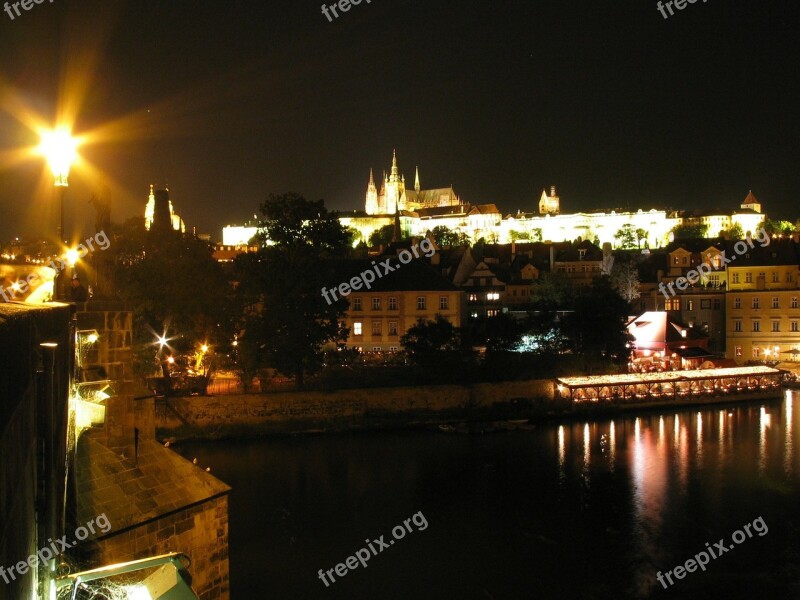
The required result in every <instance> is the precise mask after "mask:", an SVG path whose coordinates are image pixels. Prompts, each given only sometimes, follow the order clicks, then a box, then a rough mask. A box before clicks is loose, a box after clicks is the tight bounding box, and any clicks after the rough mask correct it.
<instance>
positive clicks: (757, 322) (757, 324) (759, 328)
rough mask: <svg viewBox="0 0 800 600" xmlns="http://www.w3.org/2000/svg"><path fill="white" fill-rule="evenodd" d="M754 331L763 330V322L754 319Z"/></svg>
mask: <svg viewBox="0 0 800 600" xmlns="http://www.w3.org/2000/svg"><path fill="white" fill-rule="evenodd" d="M753 331H761V323H760V322H759V321H753Z"/></svg>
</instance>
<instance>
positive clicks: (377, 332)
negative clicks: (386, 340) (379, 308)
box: [372, 321, 383, 335]
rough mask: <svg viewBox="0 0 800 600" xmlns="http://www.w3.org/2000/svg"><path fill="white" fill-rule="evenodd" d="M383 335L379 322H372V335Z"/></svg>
mask: <svg viewBox="0 0 800 600" xmlns="http://www.w3.org/2000/svg"><path fill="white" fill-rule="evenodd" d="M381 333H383V326H382V324H381V322H380V321H373V322H372V335H381Z"/></svg>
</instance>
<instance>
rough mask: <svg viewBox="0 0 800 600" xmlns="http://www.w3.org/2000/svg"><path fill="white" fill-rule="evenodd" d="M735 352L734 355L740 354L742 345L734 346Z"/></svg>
mask: <svg viewBox="0 0 800 600" xmlns="http://www.w3.org/2000/svg"><path fill="white" fill-rule="evenodd" d="M735 353H736V356H741V355H742V347H741V346H736V350H735Z"/></svg>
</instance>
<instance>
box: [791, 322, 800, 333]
mask: <svg viewBox="0 0 800 600" xmlns="http://www.w3.org/2000/svg"><path fill="white" fill-rule="evenodd" d="M792 331H794V332H795V333H796V332H798V331H800V322H798V321H792Z"/></svg>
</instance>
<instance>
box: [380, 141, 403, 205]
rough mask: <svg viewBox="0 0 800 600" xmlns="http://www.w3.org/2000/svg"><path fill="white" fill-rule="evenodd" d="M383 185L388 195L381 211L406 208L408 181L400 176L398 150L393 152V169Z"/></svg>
mask: <svg viewBox="0 0 800 600" xmlns="http://www.w3.org/2000/svg"><path fill="white" fill-rule="evenodd" d="M383 187H384V189H385V190H386V195H385V197H384V199H383V202H382V206H381V209H382V210H381V212H383V213H384V214H394V213H395V211H398V210H405V208H406V207H405V201H406V198H405V196H406V182H405V178H403V177H401V176H400V170H399V169H398V168H397V151H394V152H393V153H392V170H391V172H390V174H389V177H387V178H386V179H385V180H384V182H383Z"/></svg>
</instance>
